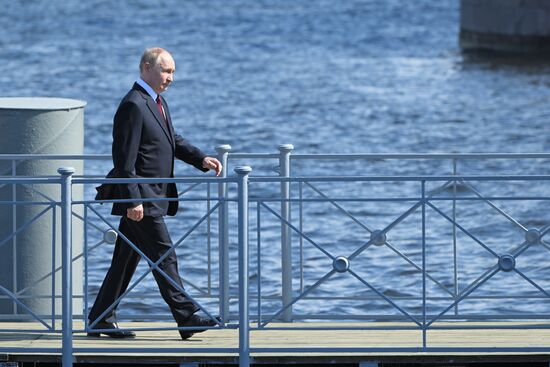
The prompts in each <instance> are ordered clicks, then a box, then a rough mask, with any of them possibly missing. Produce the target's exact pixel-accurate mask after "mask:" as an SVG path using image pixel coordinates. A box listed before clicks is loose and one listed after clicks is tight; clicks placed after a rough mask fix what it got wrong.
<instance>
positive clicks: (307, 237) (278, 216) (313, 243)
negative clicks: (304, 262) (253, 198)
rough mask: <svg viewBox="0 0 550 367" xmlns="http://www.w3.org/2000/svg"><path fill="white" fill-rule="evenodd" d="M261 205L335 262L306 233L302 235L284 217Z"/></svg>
mask: <svg viewBox="0 0 550 367" xmlns="http://www.w3.org/2000/svg"><path fill="white" fill-rule="evenodd" d="M260 205H262V206H263V207H264V208H266V209H267V210H269V211H270V212H271V213H272V214H273V215H274V216H276V217H277V218H278V219H279V220H280V221H281V223H284V224H286V225H287V226H288V227H289V228H291V229H292V230H293V231H294V232H296V233H297V234H298V235H300V236H302V237H303V238H304V239H305V240H306V241H308V242H309V243H311V244H312V245H313V246H315V247H316V248H317V249H319V251H321V252H322V253H324V254H325V255H326V256H327V257H329V258H330V259H332V260H334V256H332V255H331V254H330V253H329V252H328V251H326V250H325V249H324V248H322V247H321V246H320V245H318V244H317V243H315V241H313V240H312V239H311V238H310V237H309V236H308V235H306V234H305V233H302V232H300V230H299V229H298V228H296V227H295V226H294V225H292V224H291V223H290V222H289V221H287V220H286V219H284V218H283V217H281V216H280V215H279V214H278V213H276V212H275V211H274V210H273V209H271V208H270V207H269V206H268V205H267V204H266V203H264V202H260Z"/></svg>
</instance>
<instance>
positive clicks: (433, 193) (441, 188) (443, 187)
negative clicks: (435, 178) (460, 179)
mask: <svg viewBox="0 0 550 367" xmlns="http://www.w3.org/2000/svg"><path fill="white" fill-rule="evenodd" d="M454 183H455V181H446V182H445V183H444V184H442V185H441V186H439V187H436V188H435V189H432V190H430V191H428V193H427V195H426V197H428V198H435V196H436V195H438V194H439V193H440V192H443V191H445V190H446V189H447V188H448V187H449V186H451V185H453V184H454Z"/></svg>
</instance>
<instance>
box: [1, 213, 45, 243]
mask: <svg viewBox="0 0 550 367" xmlns="http://www.w3.org/2000/svg"><path fill="white" fill-rule="evenodd" d="M54 205H55V204H48V205H47V207H46V208H45V209H44V210H42V211H41V212H40V213H38V214H37V215H35V216H34V217H32V218H31V219H29V220H28V221H26V222H25V223H23V224H21V225H20V226H19V227H18V228H17V230H15V231H14V232H12V233H11V234H10V235H9V236H8V237H6V238H4V239H3V240H2V242H0V247H2V246H4V244H6V243H7V242H8V241H9V240H11V239H12V238H13V237H15V236H17V235H18V234H19V233H21V232H23V231H24V230H25V229H27V227H28V226H30V225H31V224H33V223H34V222H36V221H37V220H38V219H39V218H40V217H41V216H43V215H44V214H45V213H46V212H47V211H48V210H50V209H52V208H53V207H54Z"/></svg>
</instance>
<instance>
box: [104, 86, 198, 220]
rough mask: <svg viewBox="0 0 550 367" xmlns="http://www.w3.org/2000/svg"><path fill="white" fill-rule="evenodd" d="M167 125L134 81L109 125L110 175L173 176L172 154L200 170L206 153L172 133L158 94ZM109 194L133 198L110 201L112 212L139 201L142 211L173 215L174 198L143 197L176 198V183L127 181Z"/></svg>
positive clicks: (157, 214)
mask: <svg viewBox="0 0 550 367" xmlns="http://www.w3.org/2000/svg"><path fill="white" fill-rule="evenodd" d="M161 100H162V103H163V107H164V111H165V113H166V117H167V119H168V126H167V125H166V123H165V121H164V118H163V117H162V116H161V114H160V112H159V110H158V108H157V105H156V102H155V101H154V100H153V98H151V96H150V95H149V94H148V93H147V92H146V91H145V90H144V89H143V88H142V87H141V86H140V85H139V84H137V83H135V84H134V86H133V88H132V89H131V90H130V91H129V92H128V94H126V96H124V98H123V99H122V101H121V102H120V105H119V107H118V110H117V112H116V114H115V118H114V125H113V149H112V153H113V163H114V169H113V172H112V174H111V177H118V178H132V177H153V178H158V177H162V178H168V177H174V157H175V158H178V159H181V160H182V161H184V162H186V163H189V164H191V165H193V166H195V167H196V168H197V169H199V170H201V171H204V172H206V171H208V169H205V168H203V167H202V160H203V159H204V157H206V155H205V154H204V153H203V152H202V151H201V150H200V149H199V148H197V147H195V146H193V145H191V144H190V143H188V142H187V141H186V140H185V139H183V138H182V137H181V136H180V135H177V134H175V133H174V129H173V126H172V120H171V118H170V111H169V110H168V106H167V104H166V102H165V101H164V99H163V98H162V97H161ZM116 188H117V190H116V194H113V193H112V194H111V195H112V196H113V197H112V198H124V199H133V200H134V201H133V202H132V203H115V204H113V210H112V214H114V215H126V209H127V208H130V207H134V206H137V205H139V204H143V208H144V215H146V216H159V215H175V214H176V212H177V210H178V202H177V201H157V202H150V201H147V200H145V199H147V198H176V197H177V196H178V193H177V189H176V185H175V184H174V183H170V184H165V183H163V184H160V183H159V184H128V185H125V184H124V185H117V186H116Z"/></svg>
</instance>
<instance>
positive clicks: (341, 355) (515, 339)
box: [0, 322, 550, 365]
mask: <svg viewBox="0 0 550 367" xmlns="http://www.w3.org/2000/svg"><path fill="white" fill-rule="evenodd" d="M0 325H1V328H2V329H7V330H9V331H5V332H2V333H0V350H1V351H0V361H17V362H58V361H60V354H59V353H46V352H44V351H42V352H40V353H31V352H28V351H25V350H23V349H21V348H61V335H60V334H52V333H30V332H25V331H22V330H25V329H26V330H29V329H33V328H34V329H39V326H38V325H37V324H34V325H33V324H29V323H0ZM327 325H332V326H335V324H334V323H331V324H327V323H299V324H298V323H295V324H273V325H271V327H274V328H275V327H285V328H290V330H261V331H256V330H253V331H252V332H251V348H252V353H251V356H252V362H253V363H254V364H272V365H275V364H281V365H282V364H296V363H298V364H299V363H303V364H309V365H314V364H329V363H361V362H363V363H365V362H369V361H372V362H379V363H380V364H381V365H384V364H388V363H401V364H403V363H444V364H446V365H450V364H458V365H461V364H462V365H463V364H467V363H473V362H497V363H498V362H508V363H510V362H518V363H520V362H522V363H527V362H544V363H547V364H546V365H548V361H550V329H533V328H532V326H533V325H542V324H541V323H513V324H512V323H507V324H505V325H514V326H517V327H519V328H518V329H512V330H505V329H496V328H495V327H498V326H502V325H503V324H502V323H468V324H467V325H469V326H472V325H475V326H478V327H483V329H473V330H472V329H470V330H465V329H458V330H430V331H429V332H428V333H427V337H428V339H427V341H428V347H429V348H431V349H429V350H428V351H418V350H412V349H407V350H401V351H391V350H389V349H388V348H390V349H392V348H393V349H395V348H420V347H421V346H422V333H421V332H420V331H418V330H369V329H372V328H373V327H377V326H380V327H382V326H386V327H387V326H393V327H398V326H400V325H403V324H395V323H392V324H389V323H383V324H382V323H338V324H337V325H338V326H339V327H342V328H346V327H355V328H357V327H365V328H368V329H365V330H329V331H327V330H314V329H312V330H303V329H302V328H303V327H308V328H315V327H326V326H327ZM439 325H441V324H439ZM446 325H455V326H457V325H458V326H465V324H459V323H453V324H449V323H447V324H446ZM170 326H174V324H171V323H123V324H121V327H128V328H130V327H131V328H147V327H156V328H159V327H170ZM543 326H546V327H550V324H546V325H543ZM78 328H80V329H81V328H82V323H81V322H75V329H78ZM298 328H299V329H298ZM73 347H74V348H75V354H74V355H75V362H76V363H107V362H109V363H112V364H116V363H132V364H140V363H141V364H154V363H163V364H164V363H167V364H170V363H173V364H180V363H203V364H208V363H216V364H219V363H228V364H234V363H238V358H237V357H238V353H236V351H234V352H225V353H219V352H214V351H213V350H212V349H213V348H228V349H234V350H236V349H237V348H238V331H237V330H235V329H223V330H208V331H206V332H204V333H201V334H196V335H195V336H193V337H192V338H191V339H189V340H187V341H182V340H180V339H179V334H178V332H177V331H176V330H170V331H166V330H164V331H137V338H136V339H130V340H117V339H111V338H107V337H101V338H90V337H87V336H86V335H85V334H82V333H76V334H75V335H74V345H73ZM90 348H94V349H95V348H97V351H93V350H91V349H90ZM147 348H149V349H150V348H162V349H164V351H163V352H162V353H152V352H151V351H147ZM272 348H292V349H295V350H294V351H287V352H278V351H272V350H269V349H272ZM353 348H369V349H371V350H370V351H361V352H357V351H351V350H350V349H353ZM438 348H444V350H442V349H438ZM464 348H474V349H475V348H489V349H492V350H490V351H479V350H478V351H476V350H472V351H465V350H464ZM518 348H524V349H526V350H524V351H520V350H519V349H518ZM175 349H177V350H175ZM312 349H313V351H312ZM338 349H339V350H338ZM308 350H309V351H308Z"/></svg>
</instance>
